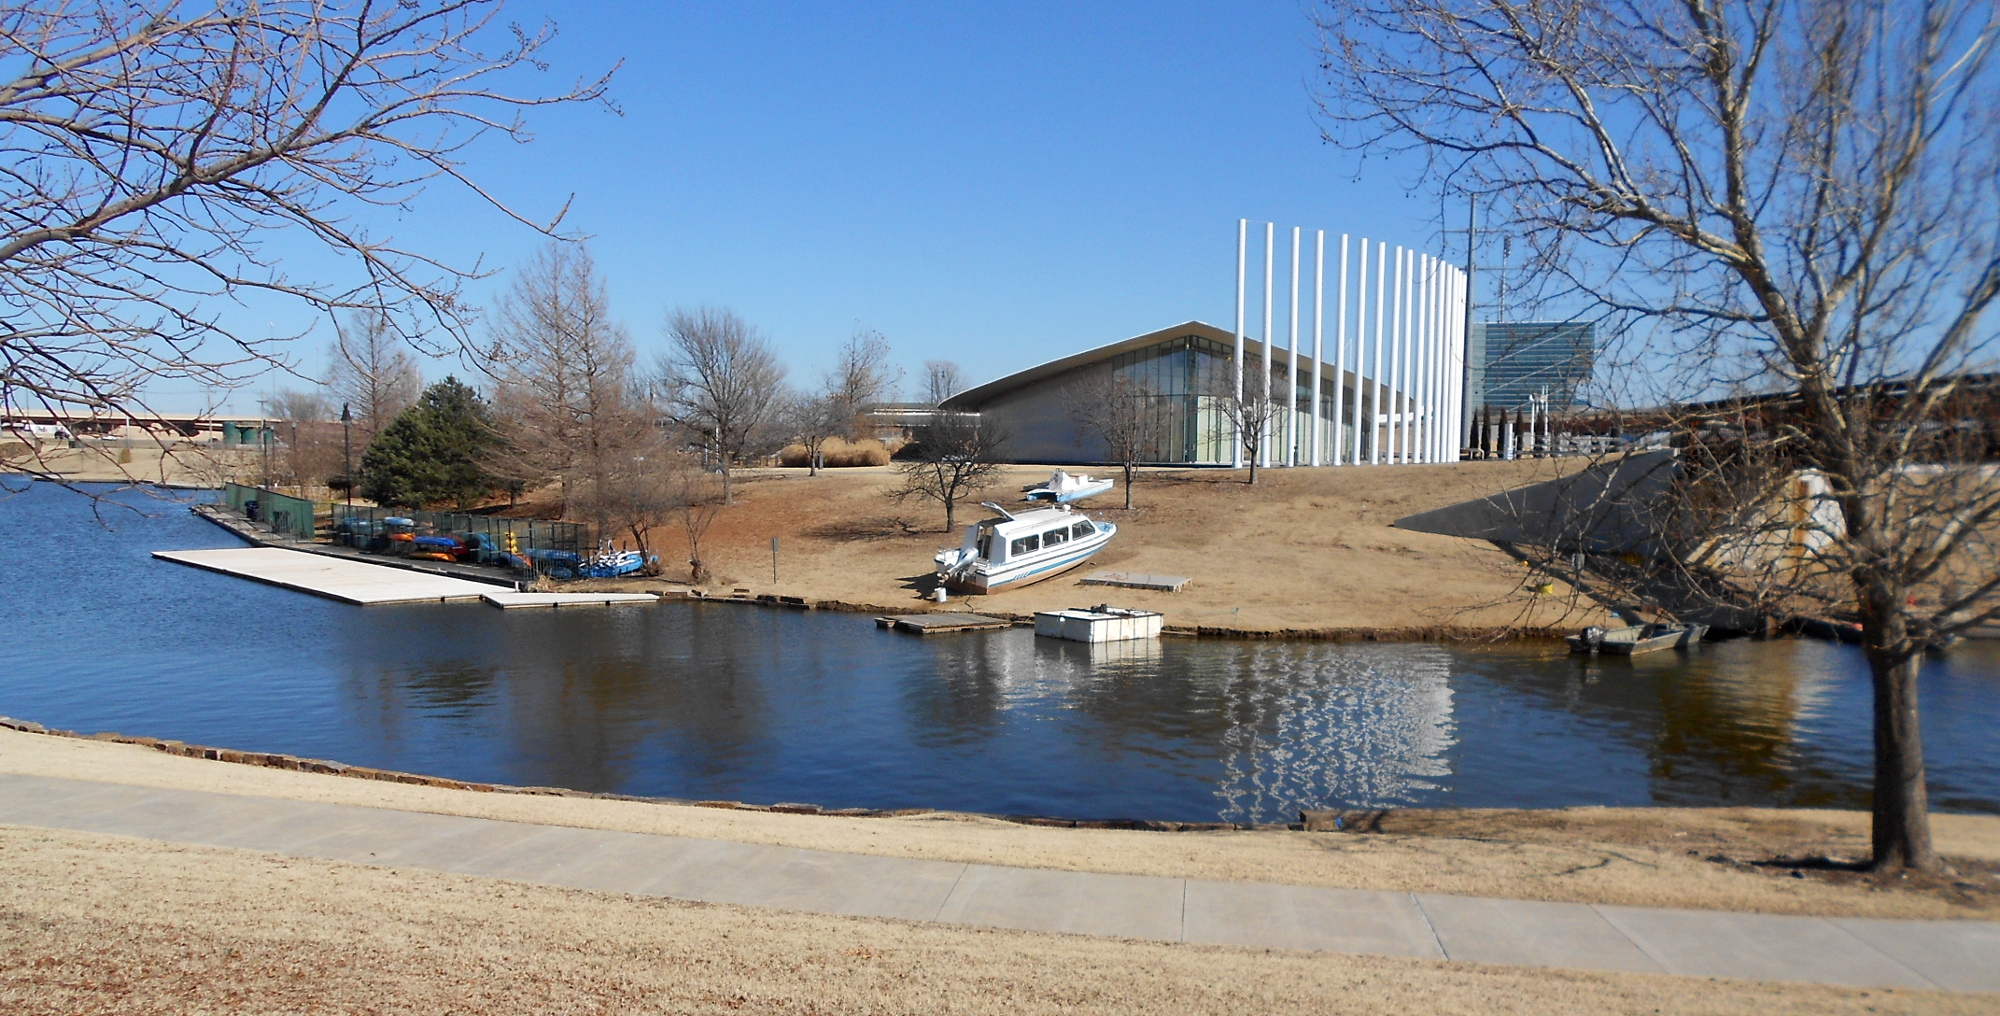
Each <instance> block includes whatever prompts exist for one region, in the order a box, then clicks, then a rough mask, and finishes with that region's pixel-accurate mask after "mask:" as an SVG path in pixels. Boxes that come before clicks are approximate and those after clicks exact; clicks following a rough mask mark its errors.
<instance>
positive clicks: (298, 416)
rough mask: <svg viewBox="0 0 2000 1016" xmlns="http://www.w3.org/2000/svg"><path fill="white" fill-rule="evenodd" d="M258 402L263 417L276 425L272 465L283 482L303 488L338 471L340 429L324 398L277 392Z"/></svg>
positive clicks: (314, 394)
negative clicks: (262, 406)
mask: <svg viewBox="0 0 2000 1016" xmlns="http://www.w3.org/2000/svg"><path fill="white" fill-rule="evenodd" d="M262 401H263V404H264V414H265V415H266V416H269V417H272V418H274V419H275V420H276V421H277V424H276V428H277V431H278V434H277V436H278V441H279V444H278V449H277V451H278V461H277V463H275V465H276V467H277V471H278V473H279V475H280V476H282V477H284V481H283V482H289V483H291V484H293V485H295V486H298V487H300V488H304V487H306V486H307V485H309V484H313V483H319V482H323V481H325V480H327V479H328V478H329V477H332V476H334V475H335V474H336V473H338V472H339V471H340V425H339V423H337V422H336V421H335V419H334V416H335V413H334V409H333V406H332V405H331V404H329V403H328V402H327V399H326V396H324V395H322V394H320V393H319V392H314V391H298V390H295V389H290V388H279V389H277V390H275V391H273V392H271V393H270V394H269V395H266V396H265V397H264V399H263V400H262Z"/></svg>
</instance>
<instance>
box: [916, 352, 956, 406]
mask: <svg viewBox="0 0 2000 1016" xmlns="http://www.w3.org/2000/svg"><path fill="white" fill-rule="evenodd" d="M964 390H965V372H964V371H963V370H960V369H959V366H958V364H955V363H953V362H951V361H950V360H926V361H924V402H925V404H927V405H930V406H933V407H936V406H942V405H944V403H945V400H946V399H949V398H951V397H952V396H954V395H957V394H958V393H959V392H962V391H964Z"/></svg>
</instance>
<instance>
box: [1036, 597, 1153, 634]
mask: <svg viewBox="0 0 2000 1016" xmlns="http://www.w3.org/2000/svg"><path fill="white" fill-rule="evenodd" d="M1165 620H1166V619H1165V617H1164V616H1163V615H1161V614H1160V613H1158V612H1156V611H1151V610H1127V609H1125V608H1123V607H1111V606H1103V605H1100V606H1096V607H1090V608H1088V609H1086V608H1083V607H1076V608H1073V609H1070V610H1044V611H1040V612H1037V613H1036V614H1035V634H1036V635H1039V636H1041V637H1043V638H1051V639H1063V640H1065V641H1069V642H1125V641H1129V640H1132V639H1156V638H1159V637H1160V629H1161V627H1162V623H1163V622H1164V621H1165Z"/></svg>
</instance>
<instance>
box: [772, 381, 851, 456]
mask: <svg viewBox="0 0 2000 1016" xmlns="http://www.w3.org/2000/svg"><path fill="white" fill-rule="evenodd" d="M778 420H779V428H780V429H781V430H783V431H784V433H785V436H786V437H788V438H790V439H791V440H793V441H797V442H798V443H799V444H800V445H802V446H803V447H804V448H805V450H806V471H807V475H808V476H818V475H819V471H820V469H821V468H823V467H824V466H825V464H826V462H825V449H826V442H827V440H828V439H829V438H832V437H836V436H838V435H840V434H842V433H845V432H847V431H848V430H849V429H850V428H851V427H852V426H853V422H854V414H852V413H850V412H848V411H847V405H846V403H844V402H843V401H842V400H840V399H838V398H835V397H834V396H832V395H830V394H826V395H815V394H812V393H809V392H788V393H786V394H785V396H784V398H783V399H782V404H781V406H780V408H779V412H778Z"/></svg>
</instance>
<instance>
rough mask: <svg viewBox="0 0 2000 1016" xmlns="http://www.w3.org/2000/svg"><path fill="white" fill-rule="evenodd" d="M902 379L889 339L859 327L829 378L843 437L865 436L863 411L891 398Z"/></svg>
mask: <svg viewBox="0 0 2000 1016" xmlns="http://www.w3.org/2000/svg"><path fill="white" fill-rule="evenodd" d="M902 379H903V372H902V370H901V369H900V368H898V367H895V366H892V365H891V364H890V363H889V340H888V339H887V338H885V337H884V336H883V335H882V333H881V332H878V331H872V330H870V329H866V328H861V327H858V326H857V327H856V328H855V329H854V334H853V335H850V336H848V337H847V341H846V342H845V343H843V344H842V345H841V347H840V352H839V354H838V355H837V356H836V357H835V360H834V365H833V370H832V371H830V372H828V373H827V375H826V377H825V390H826V398H827V400H828V401H829V402H830V403H831V404H832V405H831V408H832V409H833V410H834V411H835V412H837V413H838V414H839V415H840V417H841V419H840V430H839V431H838V432H837V433H838V434H839V436H841V437H844V438H847V439H849V440H854V439H856V438H859V437H861V436H862V435H861V433H860V430H859V421H860V418H861V413H862V411H863V410H865V409H867V408H868V407H869V406H870V405H872V404H874V403H877V402H881V401H883V400H885V399H888V398H890V397H891V396H892V395H893V394H894V393H895V391H896V384H897V382H899V381H901V380H902Z"/></svg>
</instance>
